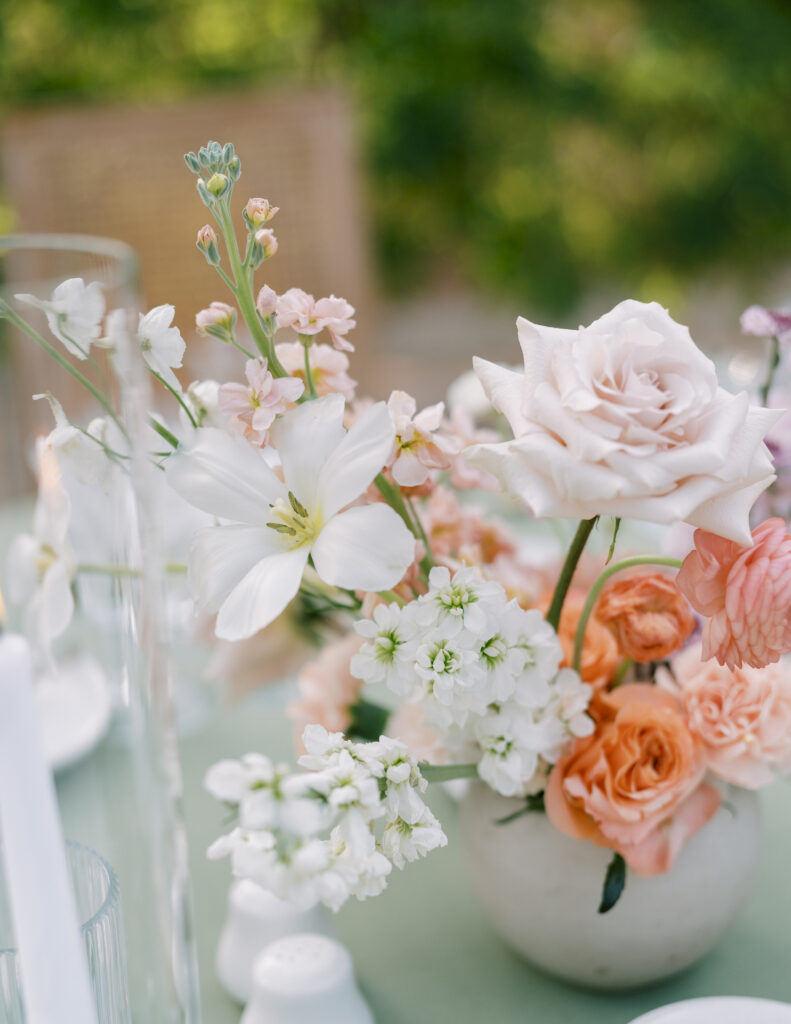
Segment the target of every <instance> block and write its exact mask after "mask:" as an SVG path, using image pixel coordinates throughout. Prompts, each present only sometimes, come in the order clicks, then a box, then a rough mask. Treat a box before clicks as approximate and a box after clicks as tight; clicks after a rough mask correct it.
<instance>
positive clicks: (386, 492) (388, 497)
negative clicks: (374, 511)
mask: <svg viewBox="0 0 791 1024" xmlns="http://www.w3.org/2000/svg"><path fill="white" fill-rule="evenodd" d="M374 483H375V484H376V487H377V489H378V491H379V493H380V494H381V495H382V497H383V498H384V499H385V501H386V502H387V504H388V505H389V506H390V507H391V508H392V509H393V510H394V511H395V512H397V513H398V514H399V515H400V516H401V518H402V519H403V520H404V523H405V524H406V527H407V529H408V530H409V532H410V533H411V534H412V536H413V537H414V538H415V540H423V537H421V536H420V532H421V530H420V528H419V524H418V526H416V525H415V524H414V523H413V522H412V517H411V516H410V514H409V509H408V508H407V506H406V501H405V500H404V496H403V494H402V493H401V488H400V487H399V486H398V484H395V483H393V484H391V483H390V481H389V480H388V479H387V478H386V477H385V475H384V474H383V473H379V474H378V475H377V477H376V479H375V480H374ZM433 567H434V559H433V557H432V555H431V548H430V547H428V546H427V547H426V554H425V556H424V557H423V559H422V560H421V562H420V568H421V569H422V570H423V572H424V574H425V575H426V577H428V574H429V573H430V572H431V570H432V569H433Z"/></svg>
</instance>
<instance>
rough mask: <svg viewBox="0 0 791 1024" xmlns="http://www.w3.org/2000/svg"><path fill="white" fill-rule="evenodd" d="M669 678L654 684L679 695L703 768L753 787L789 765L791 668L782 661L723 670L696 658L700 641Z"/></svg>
mask: <svg viewBox="0 0 791 1024" xmlns="http://www.w3.org/2000/svg"><path fill="white" fill-rule="evenodd" d="M673 676H674V677H675V682H674V681H673V678H672V677H671V676H670V673H668V672H666V671H660V675H659V682H660V685H661V686H662V687H663V688H665V689H673V690H674V691H675V692H676V693H677V694H678V695H679V696H680V698H681V701H682V703H683V704H684V707H685V709H686V712H687V722H688V724H689V728H690V729H691V730H692V732H693V733H694V734H695V735H696V736H698V737H699V738H700V740H701V742H702V744H703V752H704V756H705V758H706V764H707V766H708V768H709V769H710V770H711V771H712V772H713V773H714V774H715V775H718V776H719V777H720V778H722V779H725V780H726V781H727V782H732V783H734V784H735V785H737V786H743V787H744V788H745V789H758V788H759V787H761V786H765V785H767V784H768V783H769V782H772V781H773V780H774V778H775V774H776V772H778V771H781V772H782V771H788V770H790V769H791V671H789V667H788V665H785V664H783V663H780V664H774V665H768V666H767V667H766V668H749V667H747V666H745V667H743V668H740V669H729V668H725V667H723V666H721V665H718V664H717V663H716V662H715V661H702V660H701V650H700V645H699V644H696V645H695V646H694V647H690V648H689V649H688V650H686V651H683V652H682V653H681V654H680V655H678V657H677V658H675V659H674V660H673Z"/></svg>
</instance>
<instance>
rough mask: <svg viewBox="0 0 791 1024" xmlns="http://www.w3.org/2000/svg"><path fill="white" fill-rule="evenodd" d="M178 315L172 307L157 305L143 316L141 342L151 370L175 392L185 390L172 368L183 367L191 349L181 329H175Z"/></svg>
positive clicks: (141, 319) (140, 324)
mask: <svg viewBox="0 0 791 1024" xmlns="http://www.w3.org/2000/svg"><path fill="white" fill-rule="evenodd" d="M175 315H176V310H175V307H173V306H170V305H165V306H154V308H153V309H150V310H149V311H148V312H147V313H141V314H140V321H139V323H138V325H137V340H138V344H139V345H140V351H141V352H142V354H143V359H145V361H146V362H147V363H148V366H149V368H150V369H151V370H153V371H154V373H157V374H159V376H160V377H161V378H162V379H163V380H164V381H165V383H166V384H169V385H170V386H171V387H172V388H173V390H174V391H181V384H180V383H179V380H178V377H177V376H176V375H175V373H174V372H173V370H172V367H174V366H176V367H178V366H181V362H182V359H183V358H184V350H185V348H186V347H187V346H186V342H185V341H184V339H183V338H182V337H181V332H180V331H179V329H178V327H173V326H171V325H172V323H173V317H174V316H175Z"/></svg>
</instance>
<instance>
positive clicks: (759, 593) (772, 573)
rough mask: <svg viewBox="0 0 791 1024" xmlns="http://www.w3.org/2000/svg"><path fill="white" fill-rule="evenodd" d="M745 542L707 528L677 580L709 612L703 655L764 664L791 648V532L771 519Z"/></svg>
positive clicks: (732, 662) (727, 662)
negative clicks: (709, 530) (726, 537)
mask: <svg viewBox="0 0 791 1024" xmlns="http://www.w3.org/2000/svg"><path fill="white" fill-rule="evenodd" d="M752 539H753V544H752V547H743V546H742V545H741V544H736V543H734V542H733V541H730V540H726V539H725V538H723V537H719V536H717V535H716V534H713V533H706V532H705V531H704V530H696V531H695V550H694V551H691V552H690V553H689V554H688V555H687V557H686V558H685V559H684V563H683V565H682V566H681V569H680V570H679V573H678V576H677V577H676V585H677V586H678V588H679V590H680V591H681V592H682V593H683V594H684V595H685V596H686V598H687V600H688V601H689V603H690V604H691V605H692V607H693V608H694V609H695V610H696V611H698V612H700V614H701V615H704V616H705V617H706V620H707V621H706V623H705V624H704V626H703V658H704V659H707V658H716V659H717V661H718V662H719V663H720V664H721V665H727V666H728V668H740V667H741V666H742V664H747V665H751V666H752V667H753V668H762V667H763V666H764V665H769V664H772V663H773V662H775V661H778V660H779V658H780V657H781V656H782V655H784V654H788V653H789V652H791V535H789V534H788V533H787V530H786V524H785V522H784V521H783V520H782V519H767V520H766V522H764V523H761V525H760V526H758V527H757V528H756V529H755V530H753V532H752Z"/></svg>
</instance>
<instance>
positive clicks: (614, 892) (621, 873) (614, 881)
mask: <svg viewBox="0 0 791 1024" xmlns="http://www.w3.org/2000/svg"><path fill="white" fill-rule="evenodd" d="M625 885H626V861H625V860H624V859H623V857H622V856H621V855H620V853H616V854H615V856H614V857H613V859H612V860H611V861H610V863H609V865H608V867H607V874H606V875H605V876H604V888H603V889H602V894H601V903H600V904H599V913H600V914H606V913H607V911H608V910H612V908H613V907H614V906H615V904H616V903H617V902H618V900H619V899H620V898H621V893H622V892H623V887H624V886H625Z"/></svg>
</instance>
